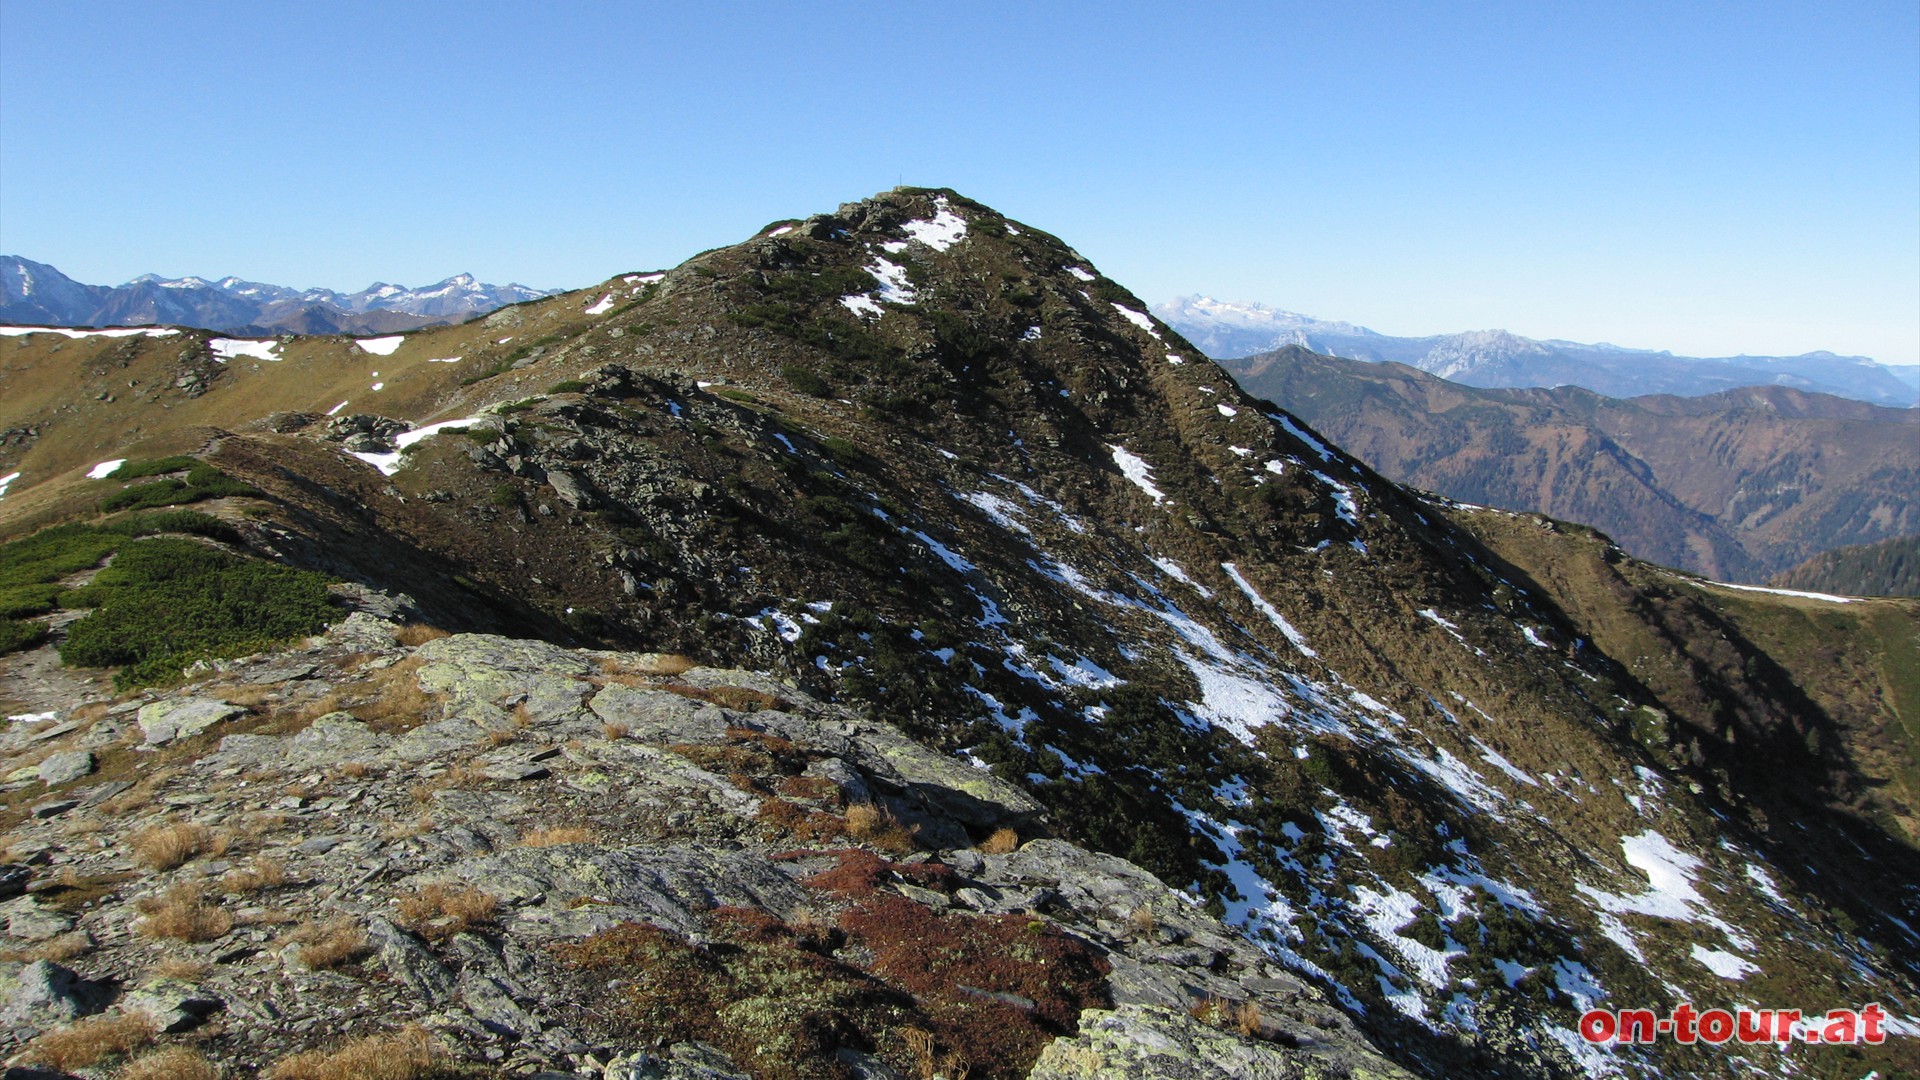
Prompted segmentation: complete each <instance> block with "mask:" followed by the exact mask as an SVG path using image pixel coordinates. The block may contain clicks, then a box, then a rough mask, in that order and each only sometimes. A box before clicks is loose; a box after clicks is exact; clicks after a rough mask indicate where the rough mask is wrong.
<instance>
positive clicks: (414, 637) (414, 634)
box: [393, 623, 453, 649]
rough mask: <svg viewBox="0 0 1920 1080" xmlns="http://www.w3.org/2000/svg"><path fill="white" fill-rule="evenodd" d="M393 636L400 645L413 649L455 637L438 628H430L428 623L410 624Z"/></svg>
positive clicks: (395, 632)
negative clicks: (444, 638)
mask: <svg viewBox="0 0 1920 1080" xmlns="http://www.w3.org/2000/svg"><path fill="white" fill-rule="evenodd" d="M393 636H394V639H395V640H397V641H399V642H400V644H402V645H405V646H406V647H407V648H409V649H412V648H418V647H419V646H421V645H425V644H426V643H427V642H429V641H438V640H440V639H441V638H443V637H452V636H453V635H452V634H450V633H448V632H447V631H445V630H442V629H440V628H439V627H437V626H428V625H427V624H426V623H408V624H406V625H405V626H402V627H401V628H400V629H398V630H396V631H394V634H393Z"/></svg>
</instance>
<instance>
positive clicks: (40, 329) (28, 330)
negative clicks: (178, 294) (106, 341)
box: [0, 326, 180, 338]
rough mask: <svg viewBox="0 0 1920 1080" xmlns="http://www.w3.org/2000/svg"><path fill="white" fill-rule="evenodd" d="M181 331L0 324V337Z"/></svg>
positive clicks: (168, 333) (155, 334) (171, 330)
mask: <svg viewBox="0 0 1920 1080" xmlns="http://www.w3.org/2000/svg"><path fill="white" fill-rule="evenodd" d="M179 332H180V331H178V330H175V329H174V328H172V327H170V326H158V327H156V326H116V327H114V328H113V329H111V330H75V329H73V328H71V327H66V326H0V337H24V336H25V335H27V334H59V335H60V336H61V337H69V338H90V337H110V338H119V337H171V336H172V335H174V334H177V333H179Z"/></svg>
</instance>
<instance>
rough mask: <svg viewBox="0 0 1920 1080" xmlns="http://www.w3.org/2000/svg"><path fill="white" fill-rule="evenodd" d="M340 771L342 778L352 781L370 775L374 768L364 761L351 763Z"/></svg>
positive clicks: (343, 766) (341, 767)
mask: <svg viewBox="0 0 1920 1080" xmlns="http://www.w3.org/2000/svg"><path fill="white" fill-rule="evenodd" d="M339 771H340V775H341V776H344V777H347V778H348V779H351V780H358V779H360V778H361V777H363V776H366V775H367V774H368V773H371V772H372V771H373V766H371V765H368V764H367V763H366V762H364V761H349V762H347V763H346V764H345V765H342V766H340V770H339Z"/></svg>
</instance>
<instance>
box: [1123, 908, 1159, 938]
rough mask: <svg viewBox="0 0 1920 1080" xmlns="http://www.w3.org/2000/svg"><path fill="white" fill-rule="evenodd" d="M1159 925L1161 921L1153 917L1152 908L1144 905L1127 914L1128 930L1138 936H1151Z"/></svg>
mask: <svg viewBox="0 0 1920 1080" xmlns="http://www.w3.org/2000/svg"><path fill="white" fill-rule="evenodd" d="M1159 925H1160V921H1159V920H1158V919H1155V918H1154V917H1153V909H1152V908H1149V907H1146V906H1144V905H1143V906H1141V907H1137V908H1134V909H1133V910H1132V911H1129V912H1127V929H1129V930H1131V931H1133V933H1134V934H1135V935H1136V936H1145V935H1147V934H1151V933H1153V931H1154V930H1155V928H1157V927H1158V926H1159Z"/></svg>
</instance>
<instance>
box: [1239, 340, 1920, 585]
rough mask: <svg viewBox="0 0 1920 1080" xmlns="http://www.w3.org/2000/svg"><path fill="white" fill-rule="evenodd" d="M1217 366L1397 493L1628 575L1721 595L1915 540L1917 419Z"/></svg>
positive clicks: (1783, 404) (1348, 369)
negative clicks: (1404, 489) (1534, 530)
mask: <svg viewBox="0 0 1920 1080" xmlns="http://www.w3.org/2000/svg"><path fill="white" fill-rule="evenodd" d="M1221 366H1222V367H1224V368H1226V369H1227V370H1228V371H1229V372H1231V373H1232V374H1233V376H1234V378H1235V379H1237V380H1239V382H1240V385H1241V386H1243V387H1245V388H1246V390H1247V392H1248V393H1251V394H1254V395H1256V396H1259V397H1264V398H1268V399H1270V400H1272V401H1273V402H1275V403H1276V404H1278V405H1279V406H1280V407H1282V408H1284V409H1286V410H1287V411H1289V412H1291V413H1293V414H1294V415H1296V416H1299V417H1300V418H1301V419H1303V420H1305V421H1307V422H1308V423H1310V424H1312V425H1313V426H1314V427H1315V428H1317V429H1319V430H1320V431H1322V432H1324V433H1326V434H1327V435H1328V436H1329V437H1331V438H1332V439H1334V441H1336V442H1338V443H1339V444H1340V445H1341V446H1344V447H1346V448H1347V449H1348V450H1349V451H1351V452H1352V453H1353V454H1355V455H1356V456H1358V457H1359V458H1361V459H1362V460H1364V461H1366V462H1367V463H1368V464H1370V465H1372V466H1373V467H1374V468H1376V469H1378V470H1380V471H1381V472H1382V473H1385V474H1386V475H1387V476H1390V477H1392V478H1393V479H1395V480H1399V481H1401V482H1403V483H1408V484H1414V485H1417V486H1419V487H1422V488H1426V489H1428V490H1430V491H1437V492H1439V493H1440V494H1442V495H1446V496H1448V497H1449V498H1453V499H1458V500H1461V501H1463V502H1469V503H1482V504H1487V505H1491V506H1496V507H1499V508H1501V509H1506V510H1531V511H1536V512H1539V513H1544V514H1551V515H1552V516H1554V517H1556V518H1562V519H1565V520H1569V521H1579V522H1585V523H1587V524H1590V525H1595V526H1598V527H1599V528H1600V529H1602V530H1603V531H1605V532H1606V533H1607V534H1608V535H1609V536H1611V537H1612V538H1613V539H1614V540H1616V541H1617V542H1619V544H1620V546H1621V547H1622V548H1624V549H1626V550H1627V551H1629V552H1631V553H1632V554H1633V555H1635V556H1636V557H1638V558H1642V559H1648V560H1651V561H1653V562H1658V563H1662V564H1665V565H1667V566H1675V567H1680V568H1682V569H1686V570H1692V571H1695V572H1697V573H1702V574H1707V575H1709V576H1712V577H1716V578H1719V579H1720V580H1722V581H1743V582H1750V583H1754V584H1758V583H1760V582H1762V581H1764V580H1765V579H1766V578H1767V576H1768V575H1770V574H1774V573H1777V572H1780V571H1783V570H1786V569H1787V568H1788V567H1791V566H1793V565H1795V564H1796V563H1799V562H1801V561H1802V560H1804V559H1806V558H1808V557H1809V556H1812V555H1814V554H1815V553H1817V552H1820V551H1824V550H1827V549H1829V548H1836V547H1840V546H1843V545H1848V544H1862V543H1871V542H1874V541H1878V540H1882V539H1885V538H1888V537H1892V536H1900V535H1904V534H1909V533H1915V532H1920V411H1916V410H1912V409H1889V408H1885V407H1882V406H1875V405H1869V404H1866V403H1864V402H1859V401H1849V400H1846V399H1843V398H1839V397H1835V396H1831V395H1827V394H1814V393H1807V392H1805V391H1802V390H1797V389H1794V388H1791V387H1786V386H1751V387H1742V388H1740V389H1736V390H1726V391H1721V392H1720V393H1717V394H1710V395H1705V396H1701V397H1676V396H1672V395H1665V394H1661V395H1652V396H1645V397H1636V398H1630V399H1625V400H1621V399H1615V398H1609V397H1603V396H1601V395H1599V394H1595V393H1593V392H1591V391H1588V390H1584V389H1582V388H1580V387H1573V386H1563V387H1558V388H1555V389H1541V388H1533V389H1520V388H1505V389H1488V388H1479V387H1471V386H1462V385H1460V384H1459V383H1455V382H1450V381H1447V380H1445V379H1440V378H1436V377H1435V376H1433V375H1430V374H1428V373H1426V372H1423V371H1420V370H1418V369H1416V368H1412V367H1407V366H1403V365H1401V364H1396V363H1385V364H1372V363H1364V362H1360V361H1355V360H1348V359H1343V358H1337V357H1328V356H1320V355H1316V354H1314V353H1312V352H1309V351H1307V350H1306V349H1304V348H1301V347H1299V346H1288V347H1287V348H1285V349H1281V350H1278V351H1276V352H1270V353H1263V354H1261V355H1259V356H1250V357H1246V358H1244V359H1240V360H1229V361H1227V362H1225V363H1223V364H1222V365H1221Z"/></svg>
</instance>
